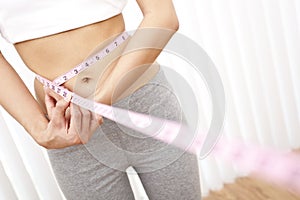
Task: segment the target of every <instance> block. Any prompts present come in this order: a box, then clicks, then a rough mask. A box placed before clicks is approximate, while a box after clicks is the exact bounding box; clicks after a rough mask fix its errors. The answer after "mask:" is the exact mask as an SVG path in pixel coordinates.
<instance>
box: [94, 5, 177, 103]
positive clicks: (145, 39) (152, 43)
mask: <svg viewBox="0 0 300 200" xmlns="http://www.w3.org/2000/svg"><path fill="white" fill-rule="evenodd" d="M137 3H138V5H139V7H140V9H141V11H142V13H143V16H144V18H143V20H142V22H141V23H140V25H139V27H138V29H137V31H136V32H135V33H134V35H133V36H132V38H131V39H130V41H129V42H128V44H127V46H126V48H125V50H124V52H126V54H125V55H122V57H120V59H119V60H118V61H117V64H116V65H115V66H114V68H112V69H111V71H110V72H109V73H108V74H109V76H107V78H106V79H105V80H101V81H100V84H99V86H98V87H97V91H96V94H95V100H96V101H98V102H101V103H105V104H111V102H112V96H113V95H116V96H118V94H113V93H114V92H116V91H124V90H125V88H122V83H119V81H120V80H121V79H123V80H124V81H126V82H127V83H128V82H131V83H133V82H134V81H135V80H133V79H130V76H128V77H124V75H126V74H128V72H130V71H133V70H136V72H137V73H140V74H142V73H144V72H145V71H146V70H147V68H148V67H149V66H150V65H151V64H152V63H153V62H154V61H155V59H156V58H157V57H158V55H159V54H160V53H161V51H162V49H163V48H164V46H165V45H166V44H167V43H168V41H169V40H170V39H171V37H172V35H173V34H174V33H175V32H176V31H177V30H178V27H179V23H178V19H177V16H176V12H175V9H174V6H173V3H172V0H163V1H162V0H137ZM147 47H151V48H147ZM127 52H130V53H127ZM141 66H143V67H141ZM137 68H140V69H139V70H137ZM124 78H125V79H124ZM118 83H119V84H118Z"/></svg>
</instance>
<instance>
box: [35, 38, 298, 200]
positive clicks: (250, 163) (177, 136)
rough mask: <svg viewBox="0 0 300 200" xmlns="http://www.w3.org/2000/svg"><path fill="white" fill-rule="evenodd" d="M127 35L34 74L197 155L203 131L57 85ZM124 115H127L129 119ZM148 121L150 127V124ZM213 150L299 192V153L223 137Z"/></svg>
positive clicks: (98, 110) (72, 96) (74, 97)
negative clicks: (61, 67) (61, 70)
mask: <svg viewBox="0 0 300 200" xmlns="http://www.w3.org/2000/svg"><path fill="white" fill-rule="evenodd" d="M127 38H128V35H127V34H126V33H123V34H121V35H120V36H118V37H117V38H116V39H115V40H114V41H113V42H112V43H111V44H110V45H108V46H107V47H105V48H104V49H103V50H102V51H101V52H99V53H97V54H95V55H94V56H92V57H91V58H89V59H88V60H86V61H84V62H82V63H81V64H79V65H78V66H76V67H75V68H74V69H72V70H70V71H69V72H67V73H66V74H64V75H62V76H60V77H58V78H57V79H55V80H54V81H53V82H52V81H50V80H48V79H46V78H44V77H42V76H40V75H37V76H36V78H37V79H38V80H39V81H40V82H41V83H42V84H43V85H44V86H46V87H48V88H50V89H52V90H53V91H54V92H56V93H57V94H59V95H60V96H62V97H63V98H64V99H65V100H66V101H71V102H72V103H74V104H76V105H78V106H81V107H83V108H85V109H87V110H90V111H91V112H94V113H97V114H99V115H101V116H103V117H105V118H107V119H110V120H112V121H115V122H117V123H118V124H121V125H123V126H126V127H128V128H131V129H133V130H136V131H139V132H141V133H143V134H145V135H148V136H150V137H153V138H156V139H158V140H161V141H163V142H165V143H168V144H172V145H174V146H177V147H179V148H181V149H183V150H186V151H188V152H190V153H193V154H196V155H198V154H199V153H200V150H201V147H202V144H203V139H204V134H202V133H200V132H199V133H196V134H194V137H193V138H188V139H187V137H186V135H187V134H185V133H188V131H190V130H189V128H188V127H187V126H186V125H184V124H181V123H179V122H175V121H171V120H166V119H160V118H157V117H154V116H150V115H146V114H142V113H137V112H133V111H129V110H125V109H122V108H117V107H112V106H109V105H105V104H101V103H97V102H94V101H92V100H89V99H85V98H83V97H81V96H79V95H77V94H75V93H73V92H71V91H69V90H68V89H66V88H64V87H62V86H60V85H61V84H63V83H64V82H66V81H67V80H69V79H71V78H72V77H74V76H76V75H77V74H78V73H80V72H81V71H83V70H85V69H87V68H88V67H89V66H90V65H92V64H93V63H95V62H97V61H98V60H100V59H102V58H103V57H105V56H106V55H108V54H109V52H111V51H113V50H114V49H115V48H116V47H117V46H118V45H120V44H121V43H122V42H124V41H125V40H126V39H127ZM124 116H130V119H131V122H129V121H128V120H127V119H126V117H124ZM150 123H151V127H152V128H149V124H150ZM153 127H155V129H153ZM153 130H158V132H156V133H154V132H153ZM191 139H192V141H191ZM187 140H189V141H187ZM212 153H214V154H215V155H216V156H218V157H222V158H224V159H225V160H228V161H230V162H233V163H235V164H236V165H237V166H239V167H240V168H242V169H246V171H250V172H253V173H255V174H257V175H259V177H261V178H264V179H266V180H269V181H272V182H274V183H276V184H278V185H281V186H282V187H285V188H286V189H292V190H293V191H294V192H295V193H297V194H298V195H300V159H299V156H298V155H296V154H294V153H286V152H281V151H277V150H274V149H267V148H262V147H257V146H254V145H252V146H249V145H245V144H242V143H240V142H238V141H235V142H232V141H230V142H229V141H228V140H226V139H224V138H223V139H220V140H219V142H218V143H217V145H216V146H215V147H214V149H213V151H212Z"/></svg>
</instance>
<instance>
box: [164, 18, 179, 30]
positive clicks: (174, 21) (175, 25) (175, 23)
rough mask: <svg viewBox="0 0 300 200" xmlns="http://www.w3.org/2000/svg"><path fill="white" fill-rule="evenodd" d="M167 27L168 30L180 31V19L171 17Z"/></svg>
mask: <svg viewBox="0 0 300 200" xmlns="http://www.w3.org/2000/svg"><path fill="white" fill-rule="evenodd" d="M166 27H167V28H168V29H171V30H173V31H178V29H179V21H178V18H177V16H176V15H175V16H172V17H169V18H168V19H167V22H166Z"/></svg>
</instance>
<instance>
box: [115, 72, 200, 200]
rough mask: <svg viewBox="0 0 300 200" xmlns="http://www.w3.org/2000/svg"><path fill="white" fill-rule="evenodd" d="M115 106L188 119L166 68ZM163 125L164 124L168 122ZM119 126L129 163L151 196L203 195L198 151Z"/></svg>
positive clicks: (163, 116)
mask: <svg viewBox="0 0 300 200" xmlns="http://www.w3.org/2000/svg"><path fill="white" fill-rule="evenodd" d="M115 106H118V107H121V108H125V109H128V110H133V111H136V112H139V113H145V114H150V115H153V116H156V117H160V118H162V119H167V120H173V121H177V122H178V123H183V124H186V123H187V121H186V118H185V115H184V113H183V110H182V108H181V105H180V102H179V101H178V98H177V96H176V94H175V93H174V90H173V88H172V87H171V85H170V84H169V82H168V81H167V79H166V77H165V74H164V72H163V70H162V69H161V70H160V71H159V72H158V74H157V75H156V76H155V77H154V78H153V79H152V80H151V81H150V82H149V83H147V84H146V85H145V86H143V87H142V88H140V89H139V90H137V91H136V92H135V93H133V94H132V95H130V96H129V97H127V98H125V99H123V100H121V101H119V102H117V103H116V105H115ZM161 125H162V126H164V123H162V124H161ZM150 126H151V124H150ZM159 128H161V127H158V130H159ZM118 129H119V130H118V132H119V137H120V142H121V144H120V145H121V147H122V148H123V150H124V153H125V154H126V155H127V159H128V162H129V164H130V165H131V166H133V167H134V168H135V170H136V171H137V173H138V174H139V175H140V178H141V181H142V183H143V185H144V187H145V190H146V192H147V194H148V196H149V198H150V199H200V198H201V192H200V177H199V167H198V160H197V157H196V156H195V155H192V154H189V153H187V152H185V151H184V150H182V149H179V148H177V147H175V146H173V145H171V144H166V143H164V142H162V141H159V140H156V139H154V138H152V137H149V136H145V135H143V134H141V133H139V132H137V131H133V130H131V129H128V128H126V127H124V126H121V125H119V126H118ZM179 134H185V135H187V134H191V133H185V132H179ZM186 137H188V136H186ZM179 138H180V137H179ZM187 145H188V143H187Z"/></svg>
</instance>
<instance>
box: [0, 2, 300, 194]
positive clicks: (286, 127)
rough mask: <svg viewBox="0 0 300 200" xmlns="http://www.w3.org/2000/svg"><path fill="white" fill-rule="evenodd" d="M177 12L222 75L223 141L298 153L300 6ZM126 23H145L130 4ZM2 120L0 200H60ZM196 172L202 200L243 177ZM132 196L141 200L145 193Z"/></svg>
mask: <svg viewBox="0 0 300 200" xmlns="http://www.w3.org/2000/svg"><path fill="white" fill-rule="evenodd" d="M174 4H175V7H176V10H177V13H178V17H179V20H180V29H179V31H178V32H179V33H182V34H184V35H186V36H188V37H189V38H191V39H193V40H194V41H195V42H197V43H198V44H199V45H200V46H201V47H203V49H204V50H205V51H206V52H207V53H208V54H209V56H210V57H211V58H212V60H213V62H214V63H215V65H216V67H217V69H218V71H219V73H220V75H221V78H222V81H223V84H224V87H225V93H226V98H227V104H226V106H227V112H226V121H225V126H224V132H226V137H229V138H230V137H237V138H239V139H241V140H243V141H245V142H246V143H259V144H261V145H266V146H271V147H274V148H278V149H285V150H288V149H291V148H299V147H300V123H299V122H300V121H299V118H300V114H299V113H300V112H299V110H300V79H299V77H300V56H299V53H300V1H299V0H210V1H207V0H189V1H180V0H174ZM124 17H125V20H126V25H127V30H132V29H134V28H136V27H137V25H138V24H139V22H140V20H141V19H142V14H141V13H140V11H139V9H138V7H137V5H136V3H135V1H134V0H129V4H128V5H127V6H126V8H125V10H124ZM0 45H1V46H2V47H3V54H4V55H5V57H6V58H7V59H8V60H9V62H10V63H11V64H12V65H13V67H14V68H15V69H16V70H17V71H18V73H19V74H21V76H22V78H23V80H24V81H25V83H26V84H27V85H28V87H29V88H30V89H31V90H32V80H33V74H32V73H30V72H29V71H28V70H27V69H26V67H25V66H24V64H23V63H22V62H21V60H20V59H19V57H18V56H17V54H16V52H15V50H14V49H13V48H12V46H11V45H9V44H7V43H5V41H3V40H1V42H0ZM159 62H160V63H161V64H163V65H166V66H171V67H174V69H176V70H178V71H180V72H181V73H183V74H184V75H185V76H187V77H190V76H191V73H190V72H189V70H188V68H189V66H188V65H187V64H186V63H184V62H183V61H182V60H180V59H179V58H178V57H177V58H176V57H175V56H173V55H168V54H165V53H164V54H162V56H161V57H160V58H159ZM190 80H191V82H192V84H193V86H194V89H195V90H196V91H197V94H199V95H198V96H199V99H198V102H199V108H200V109H201V110H202V111H203V112H201V113H199V120H200V122H201V126H203V127H204V128H205V127H206V128H207V127H208V125H209V122H210V116H211V103H210V99H209V96H208V93H207V89H206V88H205V85H204V84H203V81H202V79H201V78H200V77H194V79H190ZM12 103H14V101H13V99H12ZM1 113H2V114H1ZM1 113H0V114H1V115H0V134H1V139H0V160H1V162H0V199H17V198H18V199H22V200H23V199H62V198H63V197H62V195H61V193H60V191H59V189H58V186H57V184H56V182H55V180H54V178H53V175H52V172H51V169H50V167H49V164H48V160H47V157H46V156H45V152H44V150H43V149H41V148H40V147H39V146H38V145H36V144H35V143H34V142H33V140H32V139H31V138H30V137H29V136H28V134H27V133H26V132H24V130H23V128H22V127H20V126H19V125H18V124H17V123H16V122H15V121H14V120H13V119H12V118H11V117H9V116H8V114H7V113H6V112H5V111H3V110H1ZM199 170H200V172H201V182H202V183H201V184H202V193H203V195H204V196H205V195H207V194H208V192H209V190H217V189H221V188H222V186H223V184H224V183H229V182H233V181H234V180H235V178H237V177H239V176H243V175H246V174H247V172H240V171H239V170H237V169H236V167H235V166H234V165H233V164H232V163H223V162H222V161H221V160H220V159H219V158H216V157H214V156H209V157H207V158H206V159H205V160H201V161H200V169H199ZM139 191H141V190H139ZM136 195H137V196H136V197H137V199H144V198H146V197H145V196H144V193H143V192H141V193H137V194H136Z"/></svg>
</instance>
